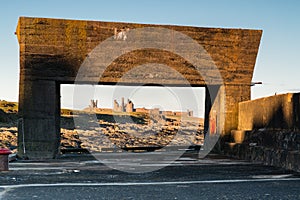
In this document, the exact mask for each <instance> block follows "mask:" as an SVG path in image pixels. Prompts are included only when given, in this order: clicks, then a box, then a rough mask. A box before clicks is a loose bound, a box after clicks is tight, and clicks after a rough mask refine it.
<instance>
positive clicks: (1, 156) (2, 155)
mask: <svg viewBox="0 0 300 200" xmlns="http://www.w3.org/2000/svg"><path fill="white" fill-rule="evenodd" d="M9 154H11V151H10V150H9V149H5V148H0V171H8V155H9Z"/></svg>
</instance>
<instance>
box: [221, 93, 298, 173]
mask: <svg viewBox="0 0 300 200" xmlns="http://www.w3.org/2000/svg"><path fill="white" fill-rule="evenodd" d="M299 103H300V94H299V93H296V94H291V93H288V94H281V95H274V96H270V97H265V98H261V99H256V100H252V101H245V102H241V103H239V126H238V128H239V131H232V133H233V135H232V136H233V137H232V140H231V143H227V145H226V148H225V154H227V155H229V156H232V157H235V158H240V159H246V160H251V161H258V162H262V163H264V164H266V165H272V166H277V167H282V168H286V169H289V170H295V171H299V172H300V123H299V119H300V118H299V117H300V107H299ZM237 134H240V135H237ZM234 138H235V139H236V140H234ZM237 138H239V141H237Z"/></svg>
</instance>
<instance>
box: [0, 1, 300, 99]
mask: <svg viewBox="0 0 300 200" xmlns="http://www.w3.org/2000/svg"><path fill="white" fill-rule="evenodd" d="M299 2H300V1H297V0H264V1H263V0H210V1H201V0H194V1H193V0H185V1H178V0H165V1H162V0H151V1H141V0H139V1H135V0H133V1H130V0H127V1H119V0H114V1H100V0H85V1H75V0H51V1H50V0H49V1H48V0H44V1H41V0H27V1H24V0H19V1H18V0H1V1H0V56H1V62H0V91H1V92H0V99H5V100H10V101H17V100H18V81H19V61H18V59H19V57H18V52H19V48H18V43H17V39H16V36H15V35H14V32H15V28H16V25H17V21H18V17H19V16H32V17H51V18H69V19H86V20H99V21H101V20H102V21H124V22H137V23H155V24H178V25H187V26H199V27H227V28H251V29H262V30H263V31H264V32H263V37H262V41H261V45H260V50H259V54H258V58H257V63H256V66H255V72H254V77H253V81H262V82H263V85H257V86H255V87H253V88H252V98H253V99H254V98H259V97H263V96H269V95H273V94H274V93H277V94H278V93H287V92H300V78H299V72H300V61H299V56H300V55H299V54H300V37H299V33H300V16H299V15H300V3H299Z"/></svg>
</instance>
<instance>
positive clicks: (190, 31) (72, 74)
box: [16, 17, 262, 159]
mask: <svg viewBox="0 0 300 200" xmlns="http://www.w3.org/2000/svg"><path fill="white" fill-rule="evenodd" d="M123 27H126V28H129V29H130V30H132V29H137V28H143V27H157V28H165V29H169V30H174V31H177V32H180V33H183V34H185V35H187V36H189V37H190V38H192V39H193V40H195V41H196V42H198V43H199V45H201V46H202V47H203V48H204V49H205V51H206V52H207V53H208V54H209V55H210V57H211V58H212V60H213V61H214V63H215V65H216V66H217V68H216V69H212V68H210V67H209V66H208V67H207V72H208V74H207V76H210V80H211V81H210V82H209V83H207V82H205V81H204V79H203V77H201V75H199V73H198V72H197V71H196V70H195V68H194V66H193V65H192V64H191V63H189V62H187V61H186V60H185V59H183V58H182V57H180V56H178V55H176V54H174V53H172V52H169V51H164V50H159V49H144V50H143V49H141V50H135V51H132V52H129V53H126V54H124V55H122V56H120V57H119V58H117V59H116V60H115V61H114V62H113V63H112V64H111V65H110V66H108V67H107V69H106V71H105V72H104V74H103V76H102V78H101V79H99V84H116V83H118V84H119V82H120V77H122V75H123V74H124V73H126V71H128V70H131V69H132V68H134V66H137V65H140V64H143V63H145V62H150V63H162V64H165V65H167V66H170V67H172V68H173V69H175V70H176V71H178V72H179V73H181V74H183V76H184V77H185V78H186V80H188V81H189V83H190V84H191V85H192V86H197V87H206V88H208V87H209V88H213V89H212V90H206V106H205V107H206V110H205V119H206V120H205V128H206V129H207V130H209V122H210V121H211V120H216V119H215V116H214V113H215V112H218V113H221V114H220V117H219V119H218V120H217V121H216V122H215V123H216V124H215V126H216V128H215V129H214V130H213V131H217V132H218V133H220V134H221V135H222V138H223V140H224V141H226V136H227V135H228V134H230V131H231V130H233V129H237V126H238V103H239V102H242V101H246V100H250V92H251V91H250V86H251V81H252V76H253V70H254V66H255V62H256V56H257V53H258V49H259V44H260V39H261V35H262V31H261V30H248V29H223V28H200V27H188V26H172V25H152V24H151V25H150V24H134V23H118V22H96V21H80V20H64V19H48V18H29V17H20V19H19V22H18V27H17V31H16V33H17V36H18V41H19V45H20V87H19V118H20V120H19V122H20V123H19V133H22V134H19V136H18V142H19V150H18V154H19V156H21V157H22V156H24V150H23V149H24V145H26V156H28V157H29V158H30V159H40V158H54V157H55V156H56V155H57V154H58V153H59V143H60V84H63V83H74V81H75V79H76V76H77V73H78V70H79V68H80V66H81V65H82V63H83V61H84V60H85V58H86V57H87V56H88V55H89V53H90V52H91V51H92V50H93V49H94V48H95V47H96V46H97V45H99V43H101V42H103V41H104V40H106V39H107V38H110V37H113V36H114V35H115V34H116V30H122V29H123ZM128 34H130V32H128ZM118 39H120V42H122V41H121V40H126V39H127V36H126V38H125V39H124V36H122V37H120V38H118ZM214 70H215V71H214ZM216 70H217V71H218V73H219V74H220V75H221V77H222V79H223V80H222V81H223V84H222V85H220V80H219V79H218V77H217V76H216V77H214V74H216V73H217V72H216ZM161 73H164V72H161ZM165 77H168V76H165ZM169 77H170V78H164V79H163V80H162V79H155V78H154V79H153V78H152V79H151V81H150V82H147V81H146V80H145V83H146V84H149V83H151V84H158V85H159V84H166V83H167V84H168V85H171V86H172V85H174V86H178V85H180V83H176V81H174V80H173V79H172V77H171V76H169ZM139 80H140V79H139ZM86 81H87V82H89V81H88V79H87V80H86ZM141 83H143V82H141V81H138V79H131V80H127V81H126V83H125V82H124V84H130V85H135V84H141ZM180 86H183V87H184V86H185V85H180ZM209 91H210V92H209ZM212 91H213V92H212ZM223 100H225V101H226V105H225V106H221V105H222V102H221V101H223ZM213 131H212V130H211V132H213Z"/></svg>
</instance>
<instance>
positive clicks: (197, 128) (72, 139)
mask: <svg viewBox="0 0 300 200" xmlns="http://www.w3.org/2000/svg"><path fill="white" fill-rule="evenodd" d="M76 117H78V116H76ZM126 117H128V116H123V118H126ZM78 118H79V117H78ZM83 118H86V120H85V121H87V123H84V124H82V125H78V124H80V123H81V122H82V121H80V122H78V119H75V124H76V125H73V127H72V118H69V119H68V118H65V119H63V120H62V121H64V125H65V128H62V129H61V132H62V135H61V138H62V149H65V148H85V149H88V150H89V151H92V152H101V151H103V150H104V149H107V148H117V149H126V148H135V147H138V148H140V147H165V146H185V147H188V146H191V145H201V144H203V141H204V134H203V124H201V123H200V124H199V121H197V120H195V118H193V120H189V119H185V120H183V121H178V120H174V119H164V120H159V121H156V120H152V119H146V120H145V121H144V122H143V123H142V122H140V123H136V122H133V121H134V120H129V121H127V120H126V119H123V120H121V121H122V123H118V122H111V121H109V120H103V119H100V120H98V119H97V122H95V120H92V118H93V117H91V116H90V118H89V117H88V116H85V117H83ZM98 118H101V116H100V117H99V116H98ZM68 121H69V122H68ZM70 121H71V122H70ZM117 121H119V120H117ZM126 121H127V122H126ZM140 121H143V120H140ZM76 122H77V123H76ZM84 125H85V126H86V127H84ZM78 126H80V128H78ZM75 127H76V128H75Z"/></svg>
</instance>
